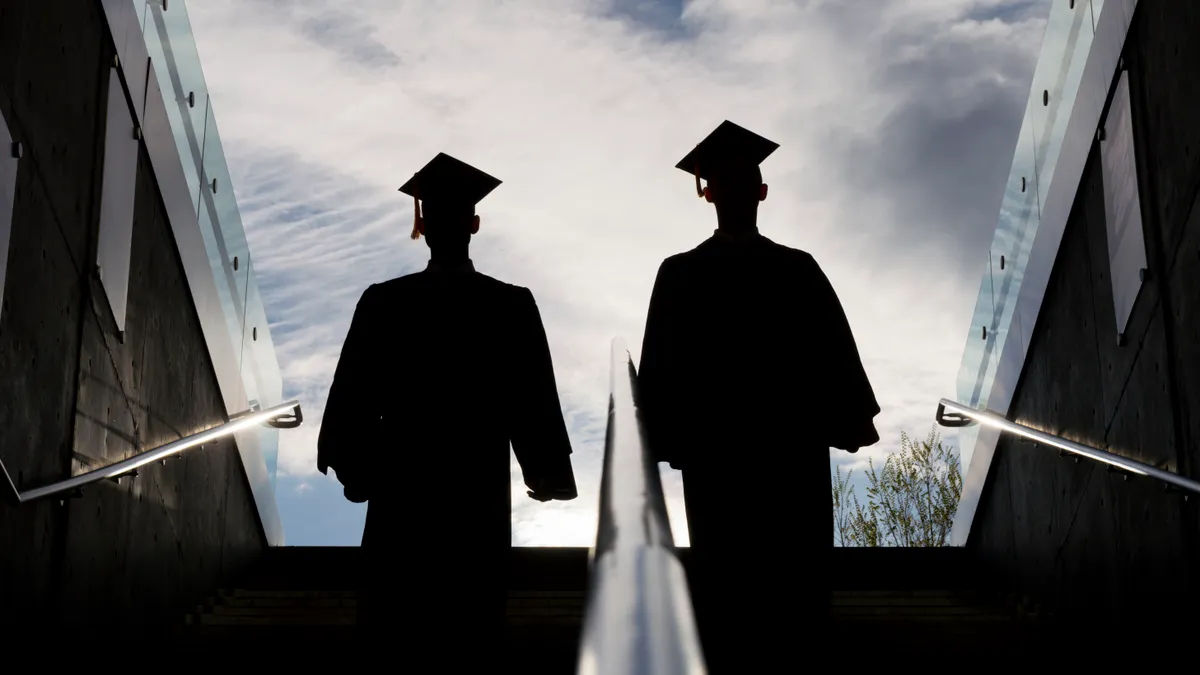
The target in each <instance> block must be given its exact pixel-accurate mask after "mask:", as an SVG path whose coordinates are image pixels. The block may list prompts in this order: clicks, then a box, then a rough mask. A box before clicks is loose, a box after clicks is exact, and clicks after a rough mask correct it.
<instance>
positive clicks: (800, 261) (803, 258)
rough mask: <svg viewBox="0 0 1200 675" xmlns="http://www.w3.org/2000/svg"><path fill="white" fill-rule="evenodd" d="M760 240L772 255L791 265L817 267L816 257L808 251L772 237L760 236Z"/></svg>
mask: <svg viewBox="0 0 1200 675" xmlns="http://www.w3.org/2000/svg"><path fill="white" fill-rule="evenodd" d="M762 241H763V244H764V245H765V246H766V248H767V250H768V251H770V252H771V254H772V255H776V256H778V257H780V258H782V259H784V260H786V261H787V262H789V263H791V264H793V265H803V266H805V267H810V268H816V267H819V265H817V259H816V258H814V257H813V256H812V254H811V253H809V252H808V251H804V250H801V249H798V248H794V247H792V246H788V245H786V244H780V243H779V242H777V241H775V240H773V239H768V238H767V237H762Z"/></svg>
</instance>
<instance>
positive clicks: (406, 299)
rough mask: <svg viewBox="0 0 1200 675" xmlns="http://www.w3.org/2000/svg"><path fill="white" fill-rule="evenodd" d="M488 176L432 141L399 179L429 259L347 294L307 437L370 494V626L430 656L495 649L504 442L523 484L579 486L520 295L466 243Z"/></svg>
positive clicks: (563, 491)
mask: <svg viewBox="0 0 1200 675" xmlns="http://www.w3.org/2000/svg"><path fill="white" fill-rule="evenodd" d="M499 183H500V181H498V180H496V179H495V178H492V177H490V176H488V175H487V174H484V173H482V172H480V171H478V170H476V169H474V168H472V167H470V166H468V165H466V164H464V163H462V162H460V161H458V160H456V159H454V158H451V157H449V156H447V155H445V154H439V155H438V156H437V157H436V158H435V159H434V160H433V161H431V162H430V163H429V164H428V165H426V167H425V168H423V169H422V170H421V171H420V172H418V173H417V174H416V175H415V176H414V177H413V178H412V180H410V181H409V182H408V183H406V184H405V185H404V187H402V188H401V191H402V192H404V193H405V194H409V195H411V196H413V198H414V201H415V204H416V217H415V222H414V226H413V238H414V239H417V238H420V236H421V235H422V234H424V235H426V239H427V242H428V245H429V248H430V251H431V259H430V262H429V267H428V268H427V269H426V270H425V271H423V272H417V273H415V274H409V275H407V276H403V277H400V278H397V279H392V280H391V281H387V282H384V283H379V284H374V285H372V286H370V287H369V288H368V289H367V290H366V291H365V292H364V293H363V295H362V297H361V299H359V301H358V306H357V308H356V309H355V312H354V318H353V320H352V322H351V325H350V330H349V333H348V335H347V336H346V342H345V344H344V345H343V347H342V353H341V357H340V359H339V361H338V365H337V370H336V372H335V374H334V379H333V384H332V386H331V387H330V390H329V399H328V402H327V404H326V407H325V413H324V418H323V421H322V425H321V433H320V438H319V440H318V443H317V447H318V460H317V461H318V467H319V469H320V470H321V471H322V472H324V471H326V469H328V468H333V469H334V471H336V473H337V477H338V480H339V481H341V483H342V485H343V486H344V488H345V495H346V497H347V499H350V500H351V501H354V502H363V501H368V502H369V507H368V511H367V523H366V529H365V531H364V533H363V548H364V549H365V552H366V557H367V559H368V561H369V562H368V565H369V569H368V570H366V571H365V572H366V573H365V574H364V577H363V580H364V582H365V593H364V595H365V596H366V597H365V598H364V601H365V605H366V611H364V612H363V613H362V614H361V615H360V616H361V619H362V621H363V622H364V623H366V624H368V625H369V626H370V627H371V628H370V630H368V631H367V634H368V636H375V637H377V638H379V639H380V640H382V646H384V647H386V648H388V649H390V650H397V649H398V650H400V652H399V653H402V654H403V653H404V652H409V653H408V654H406V655H405V656H404V659H405V661H406V662H411V663H418V662H423V660H422V658H424V657H422V658H418V657H417V655H419V654H422V653H423V652H422V650H423V649H430V650H433V653H432V656H430V655H426V656H428V657H429V658H433V659H434V660H435V661H434V662H435V663H438V665H439V668H440V667H447V668H450V667H474V666H477V665H479V664H480V663H485V664H486V663H492V664H494V663H496V662H497V661H496V649H495V648H498V647H499V643H498V639H499V637H500V635H501V633H500V631H501V630H502V626H503V615H504V607H505V598H506V590H507V574H508V551H509V547H510V541H511V525H510V522H511V498H510V477H509V443H510V442H511V444H512V448H513V450H514V451H515V453H516V456H517V460H518V462H519V463H520V465H521V470H522V472H523V474H524V477H525V482H526V485H527V486H528V487H529V495H530V496H531V497H533V498H534V499H537V500H539V501H546V500H549V499H574V498H575V496H576V490H575V478H574V474H573V472H572V469H571V462H570V454H571V446H570V441H569V440H568V437H567V430H566V425H565V424H564V422H563V416H562V410H561V408H560V407H559V398H558V391H557V388H556V385H555V379H554V367H553V364H552V362H551V359H550V348H549V345H548V344H547V340H546V333H545V330H544V328H543V326H542V321H541V317H540V315H539V313H538V308H537V305H536V304H535V302H534V299H533V295H532V294H531V293H530V292H529V290H528V289H526V288H522V287H519V286H513V285H510V284H506V283H503V282H501V281H497V280H496V279H493V278H491V277H489V276H485V275H483V274H480V273H478V272H476V271H475V270H474V266H473V265H472V262H471V259H470V257H469V254H468V250H469V246H470V241H471V236H472V235H473V234H474V233H476V232H477V231H478V230H479V217H478V216H477V215H475V204H476V203H477V202H478V201H480V200H481V199H483V197H484V196H485V195H487V194H488V193H489V192H491V191H492V190H493V189H494V188H495V187H496V186H497V185H499ZM422 207H423V208H424V214H422ZM422 216H423V217H422ZM376 644H378V643H376ZM410 659H415V660H411V661H410ZM456 672H457V671H456Z"/></svg>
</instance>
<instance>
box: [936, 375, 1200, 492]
mask: <svg viewBox="0 0 1200 675" xmlns="http://www.w3.org/2000/svg"><path fill="white" fill-rule="evenodd" d="M947 411H949V412H947ZM972 421H975V422H979V423H980V424H985V425H987V426H990V427H993V428H995V429H999V430H1000V431H1007V432H1009V433H1013V434H1016V435H1018V436H1021V437H1023V438H1027V439H1029V440H1031V441H1033V442H1035V443H1042V444H1044V445H1048V446H1051V447H1054V448H1058V449H1059V450H1061V451H1062V452H1064V453H1070V454H1072V455H1077V456H1079V457H1086V458H1088V459H1093V460H1096V461H1097V462H1102V463H1104V464H1107V465H1109V466H1111V467H1113V468H1115V469H1118V470H1121V471H1127V472H1129V473H1132V474H1136V475H1139V476H1147V477H1150V478H1156V479H1158V480H1161V481H1162V482H1164V483H1166V484H1167V485H1169V486H1171V487H1175V488H1179V489H1181V490H1187V491H1190V492H1195V493H1197V494H1200V482H1196V481H1194V480H1192V479H1190V478H1185V477H1183V476H1180V475H1179V474H1177V473H1172V472H1170V471H1164V470H1162V469H1159V468H1156V467H1153V466H1150V465H1149V464H1146V463H1144V462H1139V461H1137V460H1135V459H1129V458H1128V457H1122V456H1121V455H1115V454H1113V453H1111V452H1107V451H1105V450H1100V449H1098V448H1093V447H1091V446H1088V445H1082V444H1079V443H1076V442H1074V441H1068V440H1067V439H1065V438H1060V437H1058V436H1054V435H1052V434H1048V433H1045V432H1044V431H1038V430H1037V429H1031V428H1029V427H1027V426H1024V425H1021V424H1017V423H1016V422H1011V421H1009V420H1007V419H1005V418H1004V417H1002V416H1000V415H997V414H996V413H994V412H990V411H987V410H977V409H975V408H971V407H968V406H965V405H962V404H961V403H957V402H955V401H951V400H949V399H945V398H944V399H942V400H941V401H940V402H939V403H938V410H937V422H938V424H940V425H942V426H944V427H965V426H967V425H969V424H971V422H972Z"/></svg>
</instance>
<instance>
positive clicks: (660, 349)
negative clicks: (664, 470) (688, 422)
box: [638, 260, 683, 468]
mask: <svg viewBox="0 0 1200 675" xmlns="http://www.w3.org/2000/svg"><path fill="white" fill-rule="evenodd" d="M669 263H670V261H669V260H668V261H664V262H663V264H662V265H660V266H659V268H658V275H657V276H656V277H655V279H654V290H653V291H651V294H650V307H649V309H648V310H647V311H646V331H645V333H644V334H643V336H642V355H641V358H640V359H639V361H638V407H639V408H640V409H641V411H642V425H643V428H644V429H645V432H646V441H647V444H648V445H649V449H650V452H651V454H652V455H653V456H654V459H655V461H658V462H670V463H671V464H672V466H675V465H676V464H677V463H678V462H680V461H681V460H682V459H683V458H682V457H680V456H679V455H678V450H677V447H678V445H680V444H679V443H678V442H677V439H678V432H679V431H680V429H681V425H680V423H679V420H678V414H677V411H676V409H675V408H676V405H677V401H678V400H679V397H678V396H676V395H675V392H674V391H673V387H676V386H678V384H679V383H680V382H681V381H682V380H681V378H680V375H681V374H682V373H680V372H679V370H680V368H681V364H680V363H679V360H680V359H679V358H678V356H679V350H680V341H679V340H678V339H677V337H678V333H679V331H680V326H679V316H678V314H679V311H678V310H679V307H678V304H677V303H678V298H677V297H676V293H675V287H676V276H677V274H676V271H675V268H674V267H673V266H672V265H671V264H669ZM673 432H675V433H673ZM676 468H678V467H677V466H676Z"/></svg>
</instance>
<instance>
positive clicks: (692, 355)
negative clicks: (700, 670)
mask: <svg viewBox="0 0 1200 675" xmlns="http://www.w3.org/2000/svg"><path fill="white" fill-rule="evenodd" d="M638 384H639V394H640V404H641V408H642V411H643V419H644V421H645V426H646V430H647V436H648V443H649V446H650V450H651V452H653V453H655V455H656V456H657V458H658V459H659V460H660V461H666V462H670V464H671V465H672V466H673V467H675V468H678V469H682V470H683V482H684V500H685V504H686V510H687V521H688V529H689V534H690V539H691V555H692V557H693V561H694V562H695V563H696V565H695V566H694V571H695V572H696V573H695V574H692V575H691V578H692V579H693V595H694V599H695V601H696V604H697V612H698V615H699V617H698V620H699V623H700V628H701V635H702V636H705V635H706V634H707V638H706V640H705V641H706V650H709V647H710V646H711V647H712V649H711V650H709V651H713V653H714V658H718V659H719V655H718V654H717V652H718V651H719V650H720V648H721V646H722V644H716V643H714V644H707V643H713V640H714V638H713V635H714V634H715V635H719V636H721V638H720V639H721V642H722V643H725V644H728V643H730V642H734V643H736V642H737V641H738V640H739V639H741V638H738V637H736V634H737V631H738V630H743V631H746V630H749V631H750V632H752V633H755V634H758V635H767V634H769V633H770V630H771V629H772V628H773V627H774V624H773V623H771V621H772V620H773V619H774V618H775V617H776V616H778V615H779V614H780V613H781V612H782V613H784V615H789V613H790V615H792V616H795V615H796V614H797V612H796V610H797V609H799V607H798V606H797V605H799V604H803V603H804V602H805V600H804V599H803V598H801V597H799V596H798V595H796V594H798V593H802V590H803V589H804V588H810V589H811V588H814V586H812V585H811V584H809V583H808V582H810V581H814V580H815V581H816V582H817V586H820V583H821V582H822V581H823V577H824V576H825V574H824V573H823V572H822V571H821V570H822V569H824V566H825V565H826V564H827V561H828V556H827V554H826V551H827V550H829V549H831V548H832V545H833V529H832V528H833V524H832V518H831V515H830V499H831V495H830V489H831V485H830V477H829V448H830V447H836V448H843V449H852V448H853V449H857V448H860V447H864V446H868V445H871V444H873V443H875V442H876V441H878V440H879V437H878V434H877V433H876V430H875V427H874V424H873V421H872V418H873V417H874V416H875V415H876V414H878V413H879V405H878V404H877V402H876V400H875V396H874V393H873V391H872V389H871V385H870V383H869V382H868V380H867V376H866V373H865V372H864V369H863V366H862V362H861V360H860V358H859V355H858V349H857V347H856V345H855V342H854V337H853V335H852V334H851V331H850V327H849V325H848V323H847V320H846V316H845V313H844V311H843V310H842V307H841V303H840V302H839V301H838V298H837V295H836V293H835V292H834V290H833V288H832V286H831V285H830V283H829V280H828V279H827V278H826V276H825V274H824V273H823V272H822V271H821V269H820V267H819V266H818V265H817V263H816V261H815V260H814V259H813V258H812V256H810V255H809V254H807V253H805V252H803V251H799V250H796V249H792V248H789V247H786V246H783V245H780V244H777V243H775V242H773V241H771V240H770V239H767V238H766V237H763V236H761V235H758V234H757V233H755V234H753V235H747V236H744V237H736V238H735V237H732V236H729V235H726V234H724V233H720V232H718V233H717V234H715V235H714V236H713V237H712V238H710V239H708V240H707V241H705V242H703V243H702V244H700V245H699V246H697V247H696V248H695V249H693V250H691V251H687V252H685V253H681V254H678V255H675V256H672V257H670V258H668V259H667V260H665V261H664V262H663V263H662V266H661V267H660V268H659V271H658V277H657V279H656V280H655V284H654V291H653V295H652V297H651V300H650V308H649V312H648V315H647V318H646V332H645V336H644V338H643V343H642V356H641V362H640V372H639V376H638ZM784 549H798V550H800V551H802V552H803V553H801V556H800V557H799V558H797V557H794V556H790V555H786V551H785V550H784ZM789 593H790V595H789ZM817 595H818V598H817V599H816V600H814V602H817V606H818V607H819V606H820V603H821V600H820V597H825V596H824V595H823V592H820V591H818V592H817ZM766 597H770V598H773V599H774V602H775V604H776V606H774V607H773V608H772V607H769V606H755V607H750V606H746V603H751V604H753V603H756V602H759V601H760V600H762V599H763V598H766ZM810 599H811V598H810ZM739 603H741V604H742V605H743V607H742V610H743V611H744V612H757V613H758V615H760V616H769V617H771V620H769V621H768V624H757V625H756V624H754V622H753V620H746V617H747V616H748V615H747V614H745V613H743V611H734V607H733V605H737V604H739ZM706 605H707V606H706ZM789 605H792V606H790V607H789ZM713 606H719V607H721V609H720V610H719V611H717V612H716V614H719V615H722V616H727V617H731V618H732V617H738V618H737V622H738V623H737V625H722V626H719V627H717V628H714V627H713V625H712V621H707V620H706V617H705V614H706V609H710V608H711V607H713ZM813 611H817V610H813ZM764 613H765V614H764ZM707 614H708V615H709V618H711V616H712V615H713V612H712V611H708V612H707ZM706 624H707V625H708V630H705V629H706ZM743 637H745V636H743ZM745 639H746V640H748V641H747V642H743V644H750V643H751V642H752V640H750V638H748V637H746V638H745ZM781 639H782V638H781ZM764 649H765V647H764ZM742 656H743V657H744V656H745V655H744V654H742ZM740 663H741V664H742V667H745V666H746V665H747V664H746V663H745V662H740ZM710 665H712V666H714V670H713V672H717V671H718V670H719V669H720V667H719V665H718V664H717V663H712V664H710Z"/></svg>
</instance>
